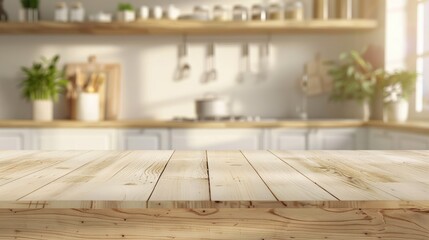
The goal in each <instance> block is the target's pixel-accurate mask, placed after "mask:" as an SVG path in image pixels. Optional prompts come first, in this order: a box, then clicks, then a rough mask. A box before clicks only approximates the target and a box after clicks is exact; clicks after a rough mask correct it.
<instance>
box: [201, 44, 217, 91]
mask: <svg viewBox="0 0 429 240" xmlns="http://www.w3.org/2000/svg"><path fill="white" fill-rule="evenodd" d="M216 80H217V70H216V67H215V45H214V44H213V43H211V44H208V45H207V49H206V71H205V72H204V73H203V76H202V78H201V82H202V83H208V82H213V81H216Z"/></svg>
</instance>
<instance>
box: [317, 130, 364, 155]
mask: <svg viewBox="0 0 429 240" xmlns="http://www.w3.org/2000/svg"><path fill="white" fill-rule="evenodd" d="M364 131H365V130H364V129H359V128H344V129H343V128H341V129H318V130H313V131H312V133H311V138H312V139H310V149H311V150H361V149H365V148H366V146H365V132H364Z"/></svg>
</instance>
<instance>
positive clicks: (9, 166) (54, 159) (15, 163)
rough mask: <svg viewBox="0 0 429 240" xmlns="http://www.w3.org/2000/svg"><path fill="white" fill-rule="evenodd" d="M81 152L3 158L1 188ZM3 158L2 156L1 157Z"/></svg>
mask: <svg viewBox="0 0 429 240" xmlns="http://www.w3.org/2000/svg"><path fill="white" fill-rule="evenodd" d="M78 154H81V153H79V152H72V151H64V152H57V151H52V152H38V153H37V154H36V153H35V152H22V153H21V154H19V155H12V156H14V157H12V158H2V160H3V161H1V162H0V186H2V185H5V184H7V183H10V182H13V181H16V180H18V179H20V178H22V177H25V176H27V175H29V174H32V173H35V172H38V171H41V170H43V169H45V168H48V167H51V166H54V165H55V164H58V163H61V162H63V161H65V160H67V159H69V158H71V157H74V156H76V155H78ZM0 157H1V156H0Z"/></svg>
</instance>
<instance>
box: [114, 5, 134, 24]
mask: <svg viewBox="0 0 429 240" xmlns="http://www.w3.org/2000/svg"><path fill="white" fill-rule="evenodd" d="M117 20H118V21H119V22H133V21H135V20H136V12H135V11H134V7H133V6H132V5H131V4H129V3H120V4H119V5H118V13H117Z"/></svg>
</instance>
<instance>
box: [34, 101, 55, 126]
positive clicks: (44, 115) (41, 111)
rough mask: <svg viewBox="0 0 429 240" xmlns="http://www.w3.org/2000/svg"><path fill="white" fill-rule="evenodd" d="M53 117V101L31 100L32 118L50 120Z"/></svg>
mask: <svg viewBox="0 0 429 240" xmlns="http://www.w3.org/2000/svg"><path fill="white" fill-rule="evenodd" d="M53 119H54V103H53V101H52V100H35V101H33V120H34V121H52V120H53Z"/></svg>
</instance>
